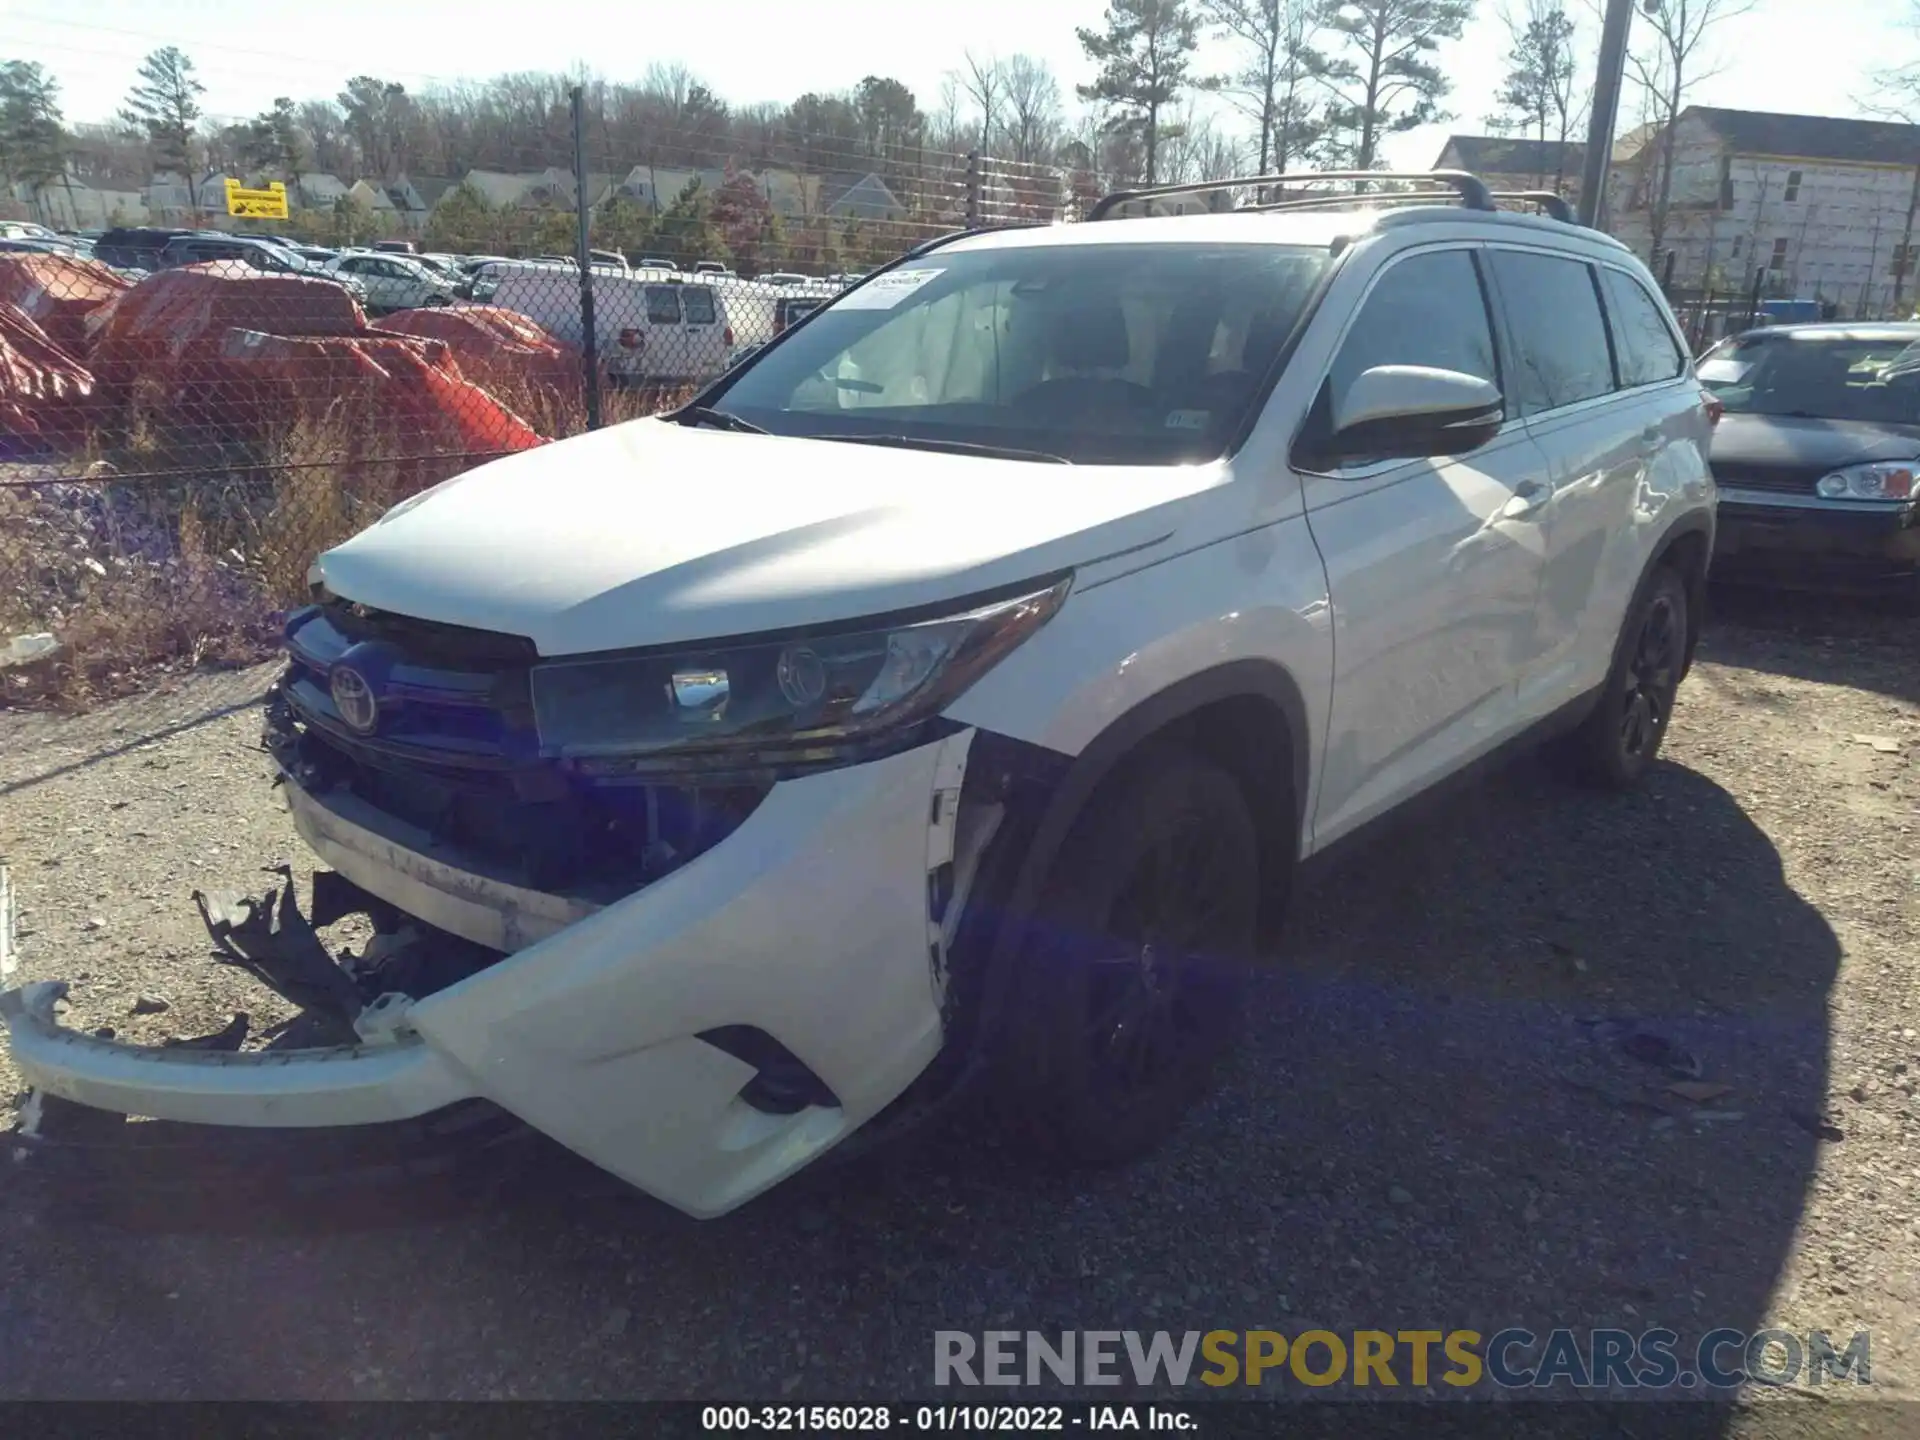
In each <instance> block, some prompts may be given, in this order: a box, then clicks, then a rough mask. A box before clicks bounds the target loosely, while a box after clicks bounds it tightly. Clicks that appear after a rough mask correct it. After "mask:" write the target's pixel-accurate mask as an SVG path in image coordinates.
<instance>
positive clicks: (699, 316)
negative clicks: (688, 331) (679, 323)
mask: <svg viewBox="0 0 1920 1440" xmlns="http://www.w3.org/2000/svg"><path fill="white" fill-rule="evenodd" d="M680 299H681V302H682V303H683V304H684V305H685V306H686V307H687V323H688V324H689V325H711V324H712V323H713V317H714V311H713V292H712V291H711V290H708V289H706V288H705V287H704V286H700V285H689V286H687V287H686V288H685V289H684V290H683V291H682V292H681V296H680Z"/></svg>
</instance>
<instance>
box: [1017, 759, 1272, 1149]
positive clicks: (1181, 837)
mask: <svg viewBox="0 0 1920 1440" xmlns="http://www.w3.org/2000/svg"><path fill="white" fill-rule="evenodd" d="M1260 893H1261V876H1260V853H1259V837H1258V833H1257V830H1256V828H1255V825H1254V821H1253V817H1252V815H1251V814H1250V813H1249V811H1248V808H1247V802H1246V800H1245V798H1244V797H1243V795H1242V793H1241V789H1240V786H1239V784H1238V783H1237V782H1236V781H1235V780H1234V779H1233V777H1232V776H1231V775H1229V774H1228V773H1227V772H1226V771H1225V770H1223V769H1221V768H1220V767H1219V766H1217V765H1215V764H1213V763H1211V762H1210V761H1207V760H1204V759H1202V758H1200V757H1198V756H1194V755H1190V754H1188V753H1186V752H1183V751H1161V752H1159V753H1158V754H1157V755H1154V756H1150V757H1143V758H1142V759H1141V760H1139V761H1137V762H1135V763H1134V764H1133V765H1132V766H1130V767H1129V769H1128V770H1127V771H1125V772H1124V773H1123V774H1122V775H1121V776H1119V777H1117V778H1116V780H1114V781H1112V782H1110V783H1109V788H1108V789H1107V790H1106V792H1105V793H1104V794H1102V795H1101V796H1100V797H1099V798H1097V799H1096V800H1095V802H1094V804H1093V805H1092V806H1091V807H1090V808H1089V810H1088V811H1087V813H1086V814H1085V815H1083V816H1082V817H1081V819H1080V822H1079V823H1078V824H1077V825H1076V826H1075V828H1074V830H1073V832H1072V834H1071V835H1070V836H1069V837H1068V839H1067V842H1066V844H1065V845H1064V846H1063V848H1062V850H1061V853H1060V855H1059V857H1058V859H1057V861H1056V862H1055V866H1054V870H1053V872H1052V874H1051V876H1050V877H1049V880H1048V882H1047V885H1046V888H1045V891H1044V892H1043V895H1042V898H1041V900H1040V902H1039V904H1038V906H1037V911H1038V913H1036V914H1035V915H1034V916H1033V917H1032V918H1031V919H1030V921H1029V924H1028V931H1027V937H1026V943H1025V944H1024V946H1023V947H1022V950H1021V953H1020V955H1019V957H1018V959H1017V962H1016V963H1018V964H1019V966H1020V967H1021V968H1020V972H1019V974H1018V975H1017V976H1016V978H1015V981H1014V989H1013V997H1012V1004H1011V1006H1010V1009H1009V1014H1010V1017H1011V1018H1010V1021H1009V1033H1008V1035H1007V1039H1006V1044H1005V1045H1004V1046H1003V1047H1002V1050H1001V1052H1000V1054H999V1057H998V1072H999V1073H998V1076H997V1079H998V1081H999V1085H998V1089H999V1091H1000V1094H1001V1097H1002V1099H1003V1102H1004V1103H1003V1105H1002V1107H1001V1108H1002V1114H1003V1118H1004V1119H1005V1121H1006V1122H1007V1125H1008V1129H1009V1131H1010V1133H1011V1134H1012V1136H1013V1138H1014V1139H1015V1140H1016V1142H1017V1143H1019V1144H1020V1145H1021V1146H1022V1148H1024V1149H1026V1150H1028V1151H1029V1152H1031V1153H1034V1154H1036V1155H1038V1156H1041V1157H1043V1158H1048V1159H1052V1160H1056V1161H1062V1162H1066V1163H1070V1164H1082V1165H1107V1164H1117V1163H1120V1162H1123V1161H1126V1160H1131V1159H1133V1158H1135V1157H1137V1156H1139V1155H1142V1154H1145V1153H1146V1152H1147V1151H1149V1150H1151V1149H1153V1148H1154V1147H1155V1146H1157V1145H1158V1144H1159V1143H1160V1142H1161V1141H1162V1140H1164V1139H1165V1138H1166V1136H1167V1135H1168V1134H1169V1133H1170V1132H1171V1131H1172V1130H1173V1129H1174V1128H1175V1127H1176V1126H1177V1125H1178V1124H1179V1122H1180V1119H1181V1117H1182V1116H1183V1115H1184V1114H1185V1113H1186V1112H1187V1110H1188V1109H1189V1108H1191V1106H1192V1105H1193V1104H1194V1103H1195V1102H1196V1101H1197V1100H1199V1099H1200V1098H1201V1097H1202V1096H1203V1095H1204V1094H1205V1093H1206V1092H1207V1091H1208V1089H1209V1088H1210V1087H1211V1084H1212V1080H1213V1075H1214V1071H1215V1067H1216V1065H1217V1063H1218V1061H1219V1060H1220V1058H1221V1057H1222V1056H1223V1055H1224V1054H1225V1053H1226V1052H1227V1051H1228V1050H1230V1049H1231V1047H1232V1044H1233V1041H1234V1040H1235V1039H1236V1038H1237V1034H1238V1029H1239V1021H1240V1016H1241V1011H1242V1006H1243V1003H1244V1000H1245V992H1246V984H1247V977H1248V972H1249V962H1250V960H1251V958H1252V955H1253V950H1254V937H1255V933H1256V931H1255V927H1256V922H1257V920H1258V915H1259V908H1260Z"/></svg>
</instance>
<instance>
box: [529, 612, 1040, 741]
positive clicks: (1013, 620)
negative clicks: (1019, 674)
mask: <svg viewBox="0 0 1920 1440" xmlns="http://www.w3.org/2000/svg"><path fill="white" fill-rule="evenodd" d="M1068 583H1069V582H1068V581H1067V580H1064V579H1063V580H1061V581H1059V582H1057V583H1055V584H1053V585H1050V586H1048V587H1047V588H1045V589H1041V590H1034V591H1032V592H1030V593H1028V594H1024V595H1020V596H1018V597H1015V598H1013V599H1009V600H997V601H994V602H992V603H990V604H984V605H980V606H978V607H976V608H974V609H971V610H968V611H966V612H964V613H962V614H958V615H949V616H943V617H940V618H937V619H932V620H921V621H915V622H913V623H910V624H899V625H892V626H887V627H885V628H868V629H860V630H838V631H833V632H830V633H816V634H799V635H791V636H787V637H785V638H780V639H772V640H766V641H752V642H747V643H742V644H724V643H723V644H721V645H716V646H714V647H712V648H711V649H689V650H685V651H681V652H679V653H676V654H653V655H635V656H626V657H620V658H614V659H589V660H557V661H553V662H550V663H547V664H543V665H537V666H535V667H534V669H533V672H532V691H533V712H534V719H535V723H536V725H537V726H538V729H539V732H540V748H541V752H542V753H543V754H546V755H551V756H560V757H563V758H566V759H570V760H574V761H576V762H577V763H578V764H579V765H580V767H581V768H582V769H584V770H588V771H590V772H594V773H599V774H609V775H617V774H642V773H646V772H648V771H657V770H660V769H666V768H674V769H678V768H683V767H687V766H694V767H701V768H704V767H712V768H715V769H738V768H740V767H742V766H750V767H753V768H756V769H760V768H782V767H790V766H810V765H816V764H828V763H833V762H835V761H837V760H841V759H844V758H847V757H848V754H849V752H850V751H851V752H860V751H863V750H864V749H865V748H866V747H867V746H869V745H873V744H878V743H880V742H881V739H882V737H883V736H884V737H886V739H888V740H891V739H893V738H895V737H901V736H910V735H911V733H912V732H913V730H914V727H916V726H917V725H918V724H919V723H920V722H922V721H925V720H928V719H930V718H932V717H933V716H935V715H937V714H938V713H939V712H940V710H942V709H943V708H945V706H946V705H947V704H948V702H950V701H951V700H952V699H953V698H954V697H955V696H957V695H958V694H960V692H961V691H963V690H965V689H966V688H967V687H968V686H969V685H971V684H972V683H973V682H974V681H975V680H977V679H979V678H980V676H981V675H982V674H984V673H985V672H986V671H987V670H988V669H989V668H990V667H991V666H992V665H993V664H994V663H995V662H996V661H998V660H999V659H1000V658H1001V657H1002V656H1004V655H1005V654H1007V652H1008V651H1010V650H1012V649H1013V648H1014V647H1015V646H1016V645H1018V644H1020V642H1021V641H1023V640H1025V639H1026V638H1027V637H1028V636H1029V635H1031V634H1032V633H1033V632H1034V631H1035V630H1037V629H1039V628H1040V626H1042V625H1043V624H1045V623H1046V621H1047V619H1048V618H1049V617H1050V616H1051V615H1052V614H1053V612H1054V611H1055V610H1057V609H1059V608H1060V602H1061V601H1062V600H1064V599H1065V598H1066V594H1067V586H1068Z"/></svg>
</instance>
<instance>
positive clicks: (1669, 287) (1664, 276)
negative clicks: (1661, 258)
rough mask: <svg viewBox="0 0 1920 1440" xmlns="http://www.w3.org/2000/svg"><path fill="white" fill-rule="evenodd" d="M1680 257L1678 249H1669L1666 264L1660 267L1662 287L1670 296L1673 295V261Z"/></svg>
mask: <svg viewBox="0 0 1920 1440" xmlns="http://www.w3.org/2000/svg"><path fill="white" fill-rule="evenodd" d="M1679 258H1680V252H1679V251H1678V250H1669V251H1667V260H1666V264H1665V265H1663V266H1662V267H1661V269H1660V289H1661V290H1662V292H1664V293H1665V294H1666V295H1667V296H1668V297H1669V298H1671V297H1672V295H1673V262H1674V261H1676V260H1678V259H1679Z"/></svg>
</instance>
